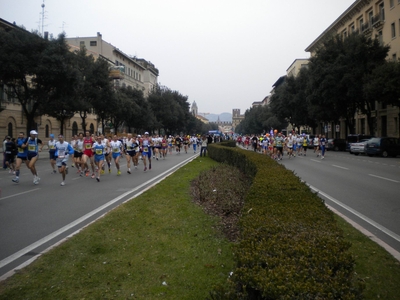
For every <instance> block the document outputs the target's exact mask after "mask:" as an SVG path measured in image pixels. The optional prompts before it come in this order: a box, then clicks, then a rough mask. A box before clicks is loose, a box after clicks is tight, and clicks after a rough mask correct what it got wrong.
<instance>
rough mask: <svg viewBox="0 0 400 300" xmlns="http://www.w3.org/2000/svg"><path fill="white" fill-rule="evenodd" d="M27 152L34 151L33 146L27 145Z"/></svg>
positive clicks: (34, 147)
mask: <svg viewBox="0 0 400 300" xmlns="http://www.w3.org/2000/svg"><path fill="white" fill-rule="evenodd" d="M28 151H36V146H35V145H28Z"/></svg>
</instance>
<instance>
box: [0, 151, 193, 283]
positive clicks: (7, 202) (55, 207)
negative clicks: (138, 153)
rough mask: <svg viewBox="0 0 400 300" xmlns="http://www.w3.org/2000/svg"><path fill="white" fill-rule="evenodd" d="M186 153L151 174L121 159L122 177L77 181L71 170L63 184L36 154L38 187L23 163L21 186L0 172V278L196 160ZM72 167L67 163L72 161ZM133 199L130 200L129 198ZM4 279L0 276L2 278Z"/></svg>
mask: <svg viewBox="0 0 400 300" xmlns="http://www.w3.org/2000/svg"><path fill="white" fill-rule="evenodd" d="M197 155H198V153H197V154H194V153H193V150H190V151H188V153H187V154H186V153H184V152H183V153H181V154H176V153H173V154H172V155H168V156H167V158H166V159H165V160H163V159H160V160H158V161H157V160H155V159H153V160H152V170H148V171H146V172H144V171H143V163H142V162H141V161H140V162H139V167H138V169H136V170H135V169H133V168H131V169H132V174H127V167H126V160H125V158H124V159H121V161H120V164H121V172H122V175H121V176H117V175H116V174H117V171H116V168H115V165H114V164H113V165H112V173H111V174H108V172H106V174H105V175H103V176H102V177H101V181H100V182H97V181H96V180H95V179H91V178H90V177H79V175H78V174H77V173H76V171H77V170H76V168H71V167H69V174H68V175H67V179H66V185H65V186H60V183H61V181H62V180H61V175H60V174H58V173H57V174H52V173H51V170H52V169H51V166H50V162H49V159H48V153H46V152H43V153H40V159H39V160H38V162H37V164H36V166H37V170H38V174H39V177H40V178H41V180H40V183H39V184H38V185H34V184H33V176H32V174H31V173H30V171H29V170H28V169H27V167H26V166H25V165H22V167H21V174H20V183H19V184H16V183H13V182H12V181H11V179H12V178H13V177H14V176H13V175H11V174H8V171H5V170H1V171H0V188H1V198H0V277H1V276H8V275H9V274H10V273H12V270H14V269H17V268H19V267H22V266H24V265H25V264H27V263H29V262H30V261H31V260H33V259H35V258H36V257H37V256H38V255H39V254H40V253H42V252H43V251H45V250H46V249H48V248H49V247H51V246H52V245H54V244H56V243H58V242H60V241H62V240H63V239H65V238H66V237H68V236H69V235H71V234H73V233H75V232H77V231H79V230H80V229H81V228H82V227H84V226H85V225H87V224H89V223H91V222H93V221H94V220H96V219H97V218H99V217H100V216H102V215H104V214H105V213H107V212H108V211H110V210H111V209H113V208H115V207H116V206H118V205H119V204H121V203H123V202H124V201H127V200H129V199H132V198H133V197H135V196H136V195H139V194H140V193H142V192H143V191H144V190H146V189H147V188H149V187H151V186H153V185H154V184H156V183H157V182H159V181H160V180H162V179H164V178H165V177H166V176H168V175H169V174H171V173H172V172H174V171H176V170H177V169H178V168H180V167H182V166H183V165H184V164H186V163H187V162H189V161H191V160H192V159H193V158H195V157H197ZM70 164H71V159H70ZM133 201H134V200H133ZM5 274H6V275H5ZM3 278H4V277H3Z"/></svg>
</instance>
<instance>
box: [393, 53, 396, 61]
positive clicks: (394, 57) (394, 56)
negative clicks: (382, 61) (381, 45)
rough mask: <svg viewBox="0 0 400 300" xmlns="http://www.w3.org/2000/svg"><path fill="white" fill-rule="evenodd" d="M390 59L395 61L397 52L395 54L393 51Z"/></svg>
mask: <svg viewBox="0 0 400 300" xmlns="http://www.w3.org/2000/svg"><path fill="white" fill-rule="evenodd" d="M392 60H393V61H396V60H397V54H396V53H394V54H393V55H392Z"/></svg>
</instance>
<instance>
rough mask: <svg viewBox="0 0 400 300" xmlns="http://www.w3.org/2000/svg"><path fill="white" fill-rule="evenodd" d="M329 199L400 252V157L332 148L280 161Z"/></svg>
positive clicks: (326, 199) (331, 204)
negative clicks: (318, 153) (371, 155)
mask: <svg viewBox="0 0 400 300" xmlns="http://www.w3.org/2000/svg"><path fill="white" fill-rule="evenodd" d="M280 163H282V164H283V165H284V166H285V167H286V168H287V169H289V170H292V171H293V172H294V173H295V174H296V175H297V176H299V177H300V178H301V179H302V180H303V181H305V182H306V183H307V184H308V185H309V186H310V187H311V188H312V189H313V190H314V191H318V192H319V195H320V197H321V198H322V199H324V200H325V203H326V204H328V205H329V206H331V207H333V208H334V209H336V210H338V211H339V212H340V213H342V214H344V215H345V216H347V217H348V218H350V219H351V220H353V221H354V222H356V223H357V224H359V225H360V226H361V227H363V228H365V229H367V230H368V231H369V232H371V233H372V234H374V235H375V236H377V237H378V238H379V239H381V240H382V241H384V242H385V243H387V244H388V245H389V246H390V247H393V248H394V249H395V250H397V251H398V252H400V159H399V158H383V157H368V156H364V155H359V156H355V155H352V154H350V153H348V152H333V151H328V152H327V153H326V155H325V159H323V160H321V159H320V158H317V156H316V154H314V153H313V151H312V150H310V149H309V150H308V154H307V156H299V157H295V158H292V159H288V157H287V156H285V157H284V158H283V160H282V161H280Z"/></svg>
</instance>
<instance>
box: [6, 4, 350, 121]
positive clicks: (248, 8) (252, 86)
mask: <svg viewBox="0 0 400 300" xmlns="http://www.w3.org/2000/svg"><path fill="white" fill-rule="evenodd" d="M353 2H354V0H334V1H328V0H275V1H272V0H246V1H239V0H202V1H193V0H140V1H139V0H112V1H111V0H79V1H78V0H45V2H44V4H45V19H44V25H45V26H44V31H48V32H49V33H50V34H53V35H54V36H57V35H58V34H59V33H61V32H62V31H63V30H64V31H65V33H66V35H67V37H76V36H81V37H86V36H96V34H97V32H100V33H101V34H102V35H103V40H105V41H107V42H109V43H111V44H113V45H114V46H116V47H118V48H119V49H120V50H122V51H123V52H125V53H127V54H129V55H136V56H137V57H139V58H144V59H146V60H149V61H151V62H152V63H153V64H155V66H156V67H157V68H158V70H159V72H160V76H159V78H158V81H159V83H160V84H161V85H164V86H167V87H168V88H170V89H172V90H176V91H179V92H180V93H181V94H182V95H185V96H188V97H189V103H192V102H193V101H196V103H197V106H198V109H199V112H204V113H217V114H219V113H222V112H230V113H231V112H232V109H233V108H240V109H241V112H242V113H244V112H245V110H246V109H248V108H250V107H251V104H252V103H253V102H254V101H262V100H263V99H264V97H265V96H268V95H269V94H270V91H271V89H272V85H273V84H274V83H275V82H276V80H277V79H278V78H279V77H280V76H282V75H285V74H286V70H287V68H288V67H289V66H290V65H291V63H292V62H293V61H294V60H295V59H297V58H308V57H309V53H306V52H305V51H304V49H306V48H307V46H309V45H310V44H311V43H312V42H313V41H314V40H315V39H316V38H317V37H318V36H319V35H320V34H321V33H322V32H323V31H324V30H325V29H326V28H327V27H328V26H329V25H331V24H332V23H333V22H334V21H335V20H336V19H337V18H338V17H339V15H340V14H341V13H343V12H344V11H345V10H346V9H347V8H348V7H349V6H350V5H351V4H352V3H353ZM42 3H43V0H0V18H2V19H4V20H6V21H9V22H14V21H15V22H16V24H17V25H24V26H25V28H26V29H28V30H34V29H37V30H39V31H40V32H41V31H42V28H41V23H40V22H39V21H40V19H41V12H42V7H41V5H42Z"/></svg>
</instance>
